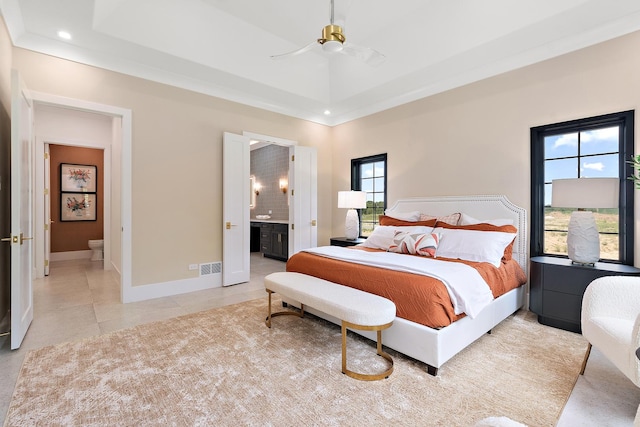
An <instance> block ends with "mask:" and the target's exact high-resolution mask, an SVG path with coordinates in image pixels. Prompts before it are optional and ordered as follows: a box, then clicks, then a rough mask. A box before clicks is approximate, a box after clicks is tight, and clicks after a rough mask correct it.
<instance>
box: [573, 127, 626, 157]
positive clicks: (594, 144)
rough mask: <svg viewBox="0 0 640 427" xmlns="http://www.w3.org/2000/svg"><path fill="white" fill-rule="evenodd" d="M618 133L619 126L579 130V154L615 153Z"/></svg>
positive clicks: (617, 148)
mask: <svg viewBox="0 0 640 427" xmlns="http://www.w3.org/2000/svg"><path fill="white" fill-rule="evenodd" d="M619 135H620V127H619V126H614V127H609V128H604V129H596V130H589V131H584V132H580V154H581V155H583V156H584V155H588V154H600V153H617V152H618V151H619V150H620V143H619V140H618V137H619Z"/></svg>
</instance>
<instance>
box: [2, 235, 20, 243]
mask: <svg viewBox="0 0 640 427" xmlns="http://www.w3.org/2000/svg"><path fill="white" fill-rule="evenodd" d="M0 242H11V243H18V236H13V237H11V236H9V237H3V238H2V239H0Z"/></svg>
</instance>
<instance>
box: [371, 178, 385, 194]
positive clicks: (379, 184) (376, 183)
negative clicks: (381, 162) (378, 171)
mask: <svg viewBox="0 0 640 427" xmlns="http://www.w3.org/2000/svg"><path fill="white" fill-rule="evenodd" d="M373 187H374V188H375V191H384V178H375V179H374V180H373Z"/></svg>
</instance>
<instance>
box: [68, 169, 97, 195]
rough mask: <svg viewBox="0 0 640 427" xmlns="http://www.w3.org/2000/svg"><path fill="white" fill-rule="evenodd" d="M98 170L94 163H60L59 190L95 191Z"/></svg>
mask: <svg viewBox="0 0 640 427" xmlns="http://www.w3.org/2000/svg"><path fill="white" fill-rule="evenodd" d="M97 182H98V170H97V168H96V166H95V165H75V164H70V163H61V164H60V191H62V192H65V191H69V192H71V191H73V192H82V193H95V192H96V188H97V185H96V184H97Z"/></svg>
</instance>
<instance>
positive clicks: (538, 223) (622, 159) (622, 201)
mask: <svg viewBox="0 0 640 427" xmlns="http://www.w3.org/2000/svg"><path fill="white" fill-rule="evenodd" d="M612 126H619V128H620V133H619V137H618V141H619V151H618V168H619V170H618V174H619V178H620V198H619V201H618V209H619V210H618V214H619V224H618V233H619V234H618V235H619V245H620V247H619V260H600V262H606V263H612V264H626V265H633V264H634V183H633V181H631V180H630V179H628V177H630V176H632V175H633V173H634V170H633V167H632V166H631V165H630V164H629V161H630V160H631V159H632V157H633V155H634V110H629V111H622V112H619V113H612V114H605V115H602V116H596V117H589V118H584V119H577V120H571V121H566V122H562V123H555V124H550V125H544V126H536V127H532V128H531V239H530V248H529V250H530V256H531V257H534V256H540V255H544V256H550V257H558V258H567V255H558V254H548V253H545V252H544V191H545V189H544V187H545V182H544V178H545V177H544V164H545V153H544V138H545V137H547V136H554V135H560V134H565V133H572V132H581V131H589V130H595V129H601V128H605V127H612Z"/></svg>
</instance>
